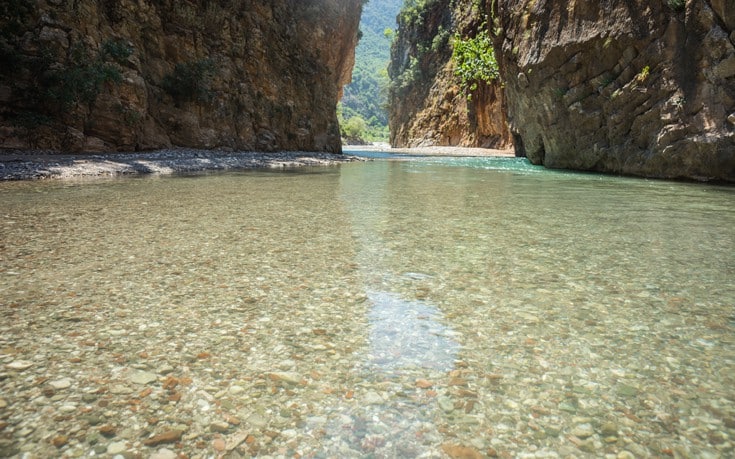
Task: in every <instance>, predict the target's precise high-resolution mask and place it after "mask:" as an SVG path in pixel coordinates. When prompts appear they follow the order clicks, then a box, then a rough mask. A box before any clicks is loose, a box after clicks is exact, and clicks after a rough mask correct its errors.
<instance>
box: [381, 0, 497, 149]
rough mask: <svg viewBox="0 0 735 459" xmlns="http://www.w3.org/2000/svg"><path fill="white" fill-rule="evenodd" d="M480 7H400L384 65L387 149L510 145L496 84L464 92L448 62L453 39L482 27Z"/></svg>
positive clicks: (469, 1)
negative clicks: (388, 90) (388, 89)
mask: <svg viewBox="0 0 735 459" xmlns="http://www.w3.org/2000/svg"><path fill="white" fill-rule="evenodd" d="M486 3H487V4H489V2H485V0H482V1H477V0H426V1H424V2H407V4H406V6H404V9H403V11H402V12H401V14H400V15H399V16H398V35H397V37H396V39H395V40H394V43H393V47H392V50H391V63H390V67H389V74H390V77H391V81H392V83H391V85H392V87H391V93H390V96H389V102H390V108H389V126H390V135H391V145H392V146H393V147H419V146H434V145H453V146H466V147H487V148H507V147H509V146H510V140H511V136H510V132H509V130H508V128H507V123H506V120H505V112H504V108H503V91H502V89H501V87H500V84H499V82H497V83H490V84H488V83H485V82H484V81H479V82H478V84H477V88H476V89H475V90H473V91H470V92H469V93H468V92H467V91H465V90H463V89H462V88H461V86H460V82H459V78H458V77H457V76H456V75H455V63H454V62H453V60H452V41H453V39H454V38H455V36H457V37H460V38H466V37H470V38H472V37H474V36H475V35H476V34H477V33H478V32H479V31H481V30H483V29H484V28H485V27H486V22H485V21H486V14H485V12H486V10H487V8H489V6H488V5H487V4H486ZM468 95H469V96H471V97H470V98H468Z"/></svg>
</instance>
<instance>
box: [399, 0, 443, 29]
mask: <svg viewBox="0 0 735 459" xmlns="http://www.w3.org/2000/svg"><path fill="white" fill-rule="evenodd" d="M438 1H439V0H406V1H405V2H404V4H403V8H402V9H401V13H400V14H399V15H398V23H399V24H401V25H403V26H405V27H415V26H418V25H421V24H423V22H424V14H425V13H426V11H428V9H429V8H430V7H431V6H432V5H433V4H434V3H437V2H438Z"/></svg>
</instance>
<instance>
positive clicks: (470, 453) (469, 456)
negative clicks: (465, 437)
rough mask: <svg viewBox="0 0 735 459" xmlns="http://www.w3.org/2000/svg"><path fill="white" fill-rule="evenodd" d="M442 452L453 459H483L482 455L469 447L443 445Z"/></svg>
mask: <svg viewBox="0 0 735 459" xmlns="http://www.w3.org/2000/svg"><path fill="white" fill-rule="evenodd" d="M442 451H444V452H445V453H446V455H447V456H449V457H451V458H452V459H482V453H480V452H479V451H477V450H476V449H475V448H472V447H469V446H462V445H453V444H449V443H445V444H443V445H442Z"/></svg>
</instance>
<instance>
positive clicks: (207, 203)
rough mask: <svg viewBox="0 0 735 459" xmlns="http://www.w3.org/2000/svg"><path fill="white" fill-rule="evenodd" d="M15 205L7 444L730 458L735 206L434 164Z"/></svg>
mask: <svg viewBox="0 0 735 459" xmlns="http://www.w3.org/2000/svg"><path fill="white" fill-rule="evenodd" d="M0 193H2V197H3V200H2V203H1V204H0V217H2V220H1V221H0V234H1V235H2V237H1V239H0V298H1V299H2V300H1V301H2V306H1V307H2V309H3V316H2V319H1V320H0V363H1V364H2V365H3V367H4V368H3V370H2V371H3V374H4V377H3V378H1V379H0V388H1V389H2V391H1V392H0V393H1V394H2V395H1V396H0V397H2V400H4V401H5V404H6V405H7V406H6V407H4V408H0V409H1V410H2V411H0V413H1V414H2V420H3V421H4V422H7V423H8V426H6V427H5V428H4V429H3V430H2V431H0V435H2V437H1V438H2V440H3V441H5V442H6V443H7V444H9V445H10V446H7V445H6V447H8V448H13V447H15V448H18V449H19V450H20V451H25V450H27V451H32V452H35V453H37V454H40V455H41V456H44V455H47V454H51V455H54V454H59V451H63V452H64V453H66V454H69V455H72V456H73V455H76V454H89V453H90V451H97V452H98V453H102V452H105V451H109V450H108V449H107V448H108V447H110V445H111V444H112V443H115V442H122V443H124V448H125V450H126V451H133V452H143V453H145V454H149V453H150V452H152V451H155V449H156V448H150V447H148V446H145V445H144V444H142V442H143V441H144V440H146V439H147V438H149V437H150V436H152V435H154V434H157V433H161V432H165V431H168V430H171V429H178V430H183V431H184V434H183V437H182V439H181V440H180V442H179V443H178V444H172V445H169V447H170V448H172V449H174V450H181V451H183V452H186V453H187V454H189V455H190V456H192V457H196V456H197V455H201V456H204V457H206V456H209V455H213V454H216V453H217V451H218V449H220V447H222V444H221V443H218V441H219V440H222V441H224V445H225V446H224V447H223V448H225V450H226V451H229V450H232V451H236V452H238V453H239V454H242V455H246V454H257V455H259V456H284V457H293V456H294V454H299V455H301V456H304V457H447V455H450V456H453V457H474V456H472V455H471V454H475V453H477V454H484V455H492V454H498V455H500V456H506V457H522V456H528V457H555V456H568V455H576V456H604V455H606V454H610V455H613V457H614V456H617V455H621V456H620V457H629V456H625V455H626V454H631V455H632V456H634V457H645V456H646V455H650V456H661V455H679V456H684V457H686V456H691V457H727V456H730V455H732V454H733V442H735V440H734V439H733V436H735V389H733V388H734V387H735V334H734V333H733V332H734V331H735V283H733V279H735V230H733V228H735V189H733V188H732V187H717V186H710V185H701V184H683V183H672V182H663V181H645V180H638V179H625V178H615V177H606V176H598V175H588V174H573V173H559V172H551V171H546V170H543V169H539V168H536V167H533V166H530V165H528V164H527V163H526V162H524V161H522V160H517V159H507V158H503V159H495V158H486V159H478V158H426V159H421V160H412V161H399V162H392V161H375V162H371V163H365V164H349V165H343V166H341V167H337V168H325V169H304V170H300V171H294V172H288V173H280V172H246V173H238V174H214V175H201V176H187V177H173V178H146V179H126V180H111V181H90V182H27V183H2V184H0ZM18 361H23V362H28V363H31V364H32V365H31V366H29V367H28V368H26V369H22V370H18V369H14V366H13V362H18ZM8 365H10V366H8ZM140 371H144V372H148V373H151V374H154V375H156V377H157V378H153V379H152V380H150V381H148V382H145V383H139V382H135V381H133V380H134V379H135V378H133V375H134V374H136V372H140ZM170 378H174V379H175V380H176V384H173V383H172V382H171V379H170ZM59 379H68V380H69V382H70V386H69V387H66V388H62V389H55V390H53V391H52V392H48V390H49V386H48V384H50V382H53V381H58V380H59ZM172 384H173V387H172ZM57 386H65V384H61V385H58V384H57ZM148 389H149V390H150V392H149V393H146V395H145V396H141V394H143V393H145V392H147V391H148ZM141 391H142V392H141ZM177 394H178V399H176V395H177ZM131 406H134V407H135V409H132V408H130V407H131ZM29 407H33V410H30V409H29ZM90 414H91V415H96V416H99V417H101V418H102V424H112V425H115V426H117V427H118V428H117V430H116V433H115V435H114V436H112V437H110V438H108V437H104V436H100V435H99V434H97V435H96V436H95V432H97V426H96V424H92V423H91V422H89V421H88V420H85V419H86V418H84V416H89V415H90ZM151 419H155V420H156V421H155V422H151ZM233 419H236V420H237V423H235V422H234V420H233ZM227 420H229V421H232V422H230V424H229V425H227ZM217 422H220V423H221V422H225V426H220V427H217V428H215V427H213V425H214V424H215V423H217ZM59 435H64V436H66V437H68V442H67V443H66V444H64V445H63V446H62V447H61V450H59V449H57V447H55V446H53V445H52V444H51V441H50V439H53V438H56V437H58V436H59ZM248 435H249V436H250V437H248ZM246 439H247V441H246ZM238 440H239V443H238ZM8 442H9V443H8ZM231 445H235V446H232V448H230V446H231ZM0 446H2V445H0ZM626 452H627V453H626ZM461 454H465V455H464V456H462V455H461Z"/></svg>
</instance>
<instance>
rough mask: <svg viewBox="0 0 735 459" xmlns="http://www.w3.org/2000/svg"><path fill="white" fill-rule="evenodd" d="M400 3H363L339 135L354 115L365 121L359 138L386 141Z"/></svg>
mask: <svg viewBox="0 0 735 459" xmlns="http://www.w3.org/2000/svg"><path fill="white" fill-rule="evenodd" d="M402 3H403V2H402V0H370V1H369V2H368V3H367V4H365V6H364V9H363V13H362V19H361V22H360V29H361V31H362V38H361V39H360V43H359V44H358V46H357V49H356V51H355V68H354V69H353V71H352V82H351V83H350V84H349V85H347V86H346V87H345V89H344V96H343V97H342V101H341V104H340V107H339V110H338V114H339V118H340V126H342V135H343V136H345V137H346V138H347V137H348V136H347V133H346V132H345V126H346V124H347V123H348V122H349V121H350V119H351V118H353V117H355V116H357V117H360V118H361V119H362V120H363V121H364V122H365V126H366V127H365V130H364V132H363V133H362V135H360V138H361V139H362V140H365V141H374V142H385V141H387V140H388V112H387V109H386V107H387V104H388V87H389V84H390V80H389V78H388V71H387V67H388V62H389V60H390V45H391V42H392V40H393V36H394V32H393V30H394V29H395V26H396V15H397V14H398V11H399V9H400V7H401V4H402Z"/></svg>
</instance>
